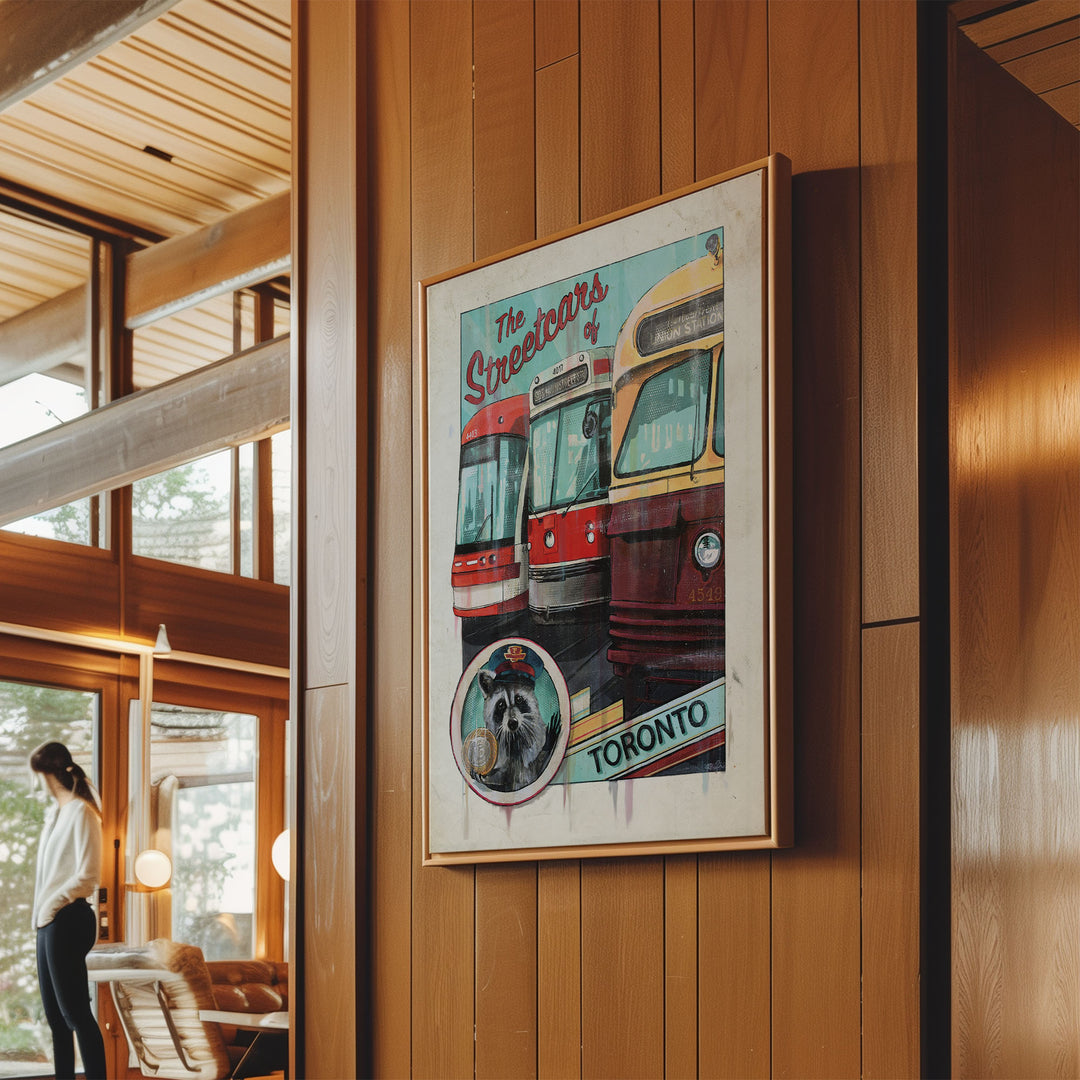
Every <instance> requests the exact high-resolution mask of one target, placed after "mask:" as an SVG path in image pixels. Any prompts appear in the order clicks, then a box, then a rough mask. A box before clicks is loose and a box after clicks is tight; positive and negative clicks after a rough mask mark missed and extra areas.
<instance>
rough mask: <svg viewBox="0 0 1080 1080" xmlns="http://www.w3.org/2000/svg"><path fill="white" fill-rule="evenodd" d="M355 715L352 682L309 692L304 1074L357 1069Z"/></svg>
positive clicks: (305, 742) (305, 753) (305, 739)
mask: <svg viewBox="0 0 1080 1080" xmlns="http://www.w3.org/2000/svg"><path fill="white" fill-rule="evenodd" d="M355 716H356V699H355V697H354V695H353V693H352V688H351V687H349V686H345V685H339V686H328V687H321V688H319V689H317V690H310V691H308V692H307V693H306V694H305V695H304V716H303V724H304V727H303V735H302V738H303V758H302V760H303V761H304V763H305V769H306V781H305V792H306V796H307V798H306V801H305V806H304V841H303V848H302V851H303V855H304V874H303V887H304V907H303V910H304V924H303V943H304V951H303V964H304V971H305V978H304V997H303V1002H302V1008H303V1015H304V1028H303V1030H304V1035H305V1037H304V1042H303V1059H304V1060H303V1066H302V1067H301V1068H299V1070H298V1071H299V1072H301V1073H302V1075H304V1076H352V1075H353V1073H354V1072H356V1071H357V1068H356V1051H357V1039H356V1007H355V1000H356V999H355V996H354V995H355V988H356V986H357V975H358V972H357V969H356V933H357V925H356V921H355V910H356V879H355V874H356V865H355V856H354V852H353V850H352V842H351V840H352V838H353V837H354V836H355V830H356V821H355V816H354V809H353V803H352V799H351V798H348V797H343V793H347V792H349V791H351V789H352V787H353V785H354V784H355V782H356V780H355V766H354V755H355V752H356V747H355V744H354V743H353V738H352V736H353V732H354V728H355V724H354V718H355ZM309 1028H310V1034H309V1033H308V1032H309Z"/></svg>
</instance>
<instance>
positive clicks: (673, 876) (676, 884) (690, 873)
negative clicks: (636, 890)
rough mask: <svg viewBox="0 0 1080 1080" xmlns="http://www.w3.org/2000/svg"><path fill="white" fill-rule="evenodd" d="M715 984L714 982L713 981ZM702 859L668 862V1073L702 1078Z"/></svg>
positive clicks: (678, 857) (689, 857)
mask: <svg viewBox="0 0 1080 1080" xmlns="http://www.w3.org/2000/svg"><path fill="white" fill-rule="evenodd" d="M709 981H710V982H711V979H710V980H709ZM698 1022H699V1015H698V857H697V856H696V855H671V856H668V857H667V858H665V859H664V1070H665V1071H664V1075H665V1076H697V1075H698Z"/></svg>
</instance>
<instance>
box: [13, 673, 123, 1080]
mask: <svg viewBox="0 0 1080 1080" xmlns="http://www.w3.org/2000/svg"><path fill="white" fill-rule="evenodd" d="M100 716H101V695H100V693H97V692H94V691H89V690H71V689H65V688H61V687H56V686H45V685H38V684H35V683H29V682H5V681H0V865H2V866H3V868H4V869H3V874H2V875H0V1076H46V1075H51V1073H52V1039H51V1036H50V1034H49V1026H48V1024H47V1023H46V1021H45V1014H44V1011H43V1009H42V1006H41V997H40V995H39V993H38V981H37V964H36V958H35V950H36V937H35V934H34V932H33V930H32V928H31V926H30V923H31V917H30V909H31V904H32V902H33V893H34V870H35V865H36V858H37V846H38V837H39V836H40V834H41V828H42V824H43V822H44V819H45V810H46V807H47V804H48V799H49V796H48V793H47V792H46V791H45V788H44V785H43V784H41V783H40V782H39V783H33V782H32V780H34V779H36V780H40V778H36V777H34V776H33V774H32V773H31V772H30V768H29V765H28V763H27V761H28V758H29V756H30V753H31V752H32V751H33V750H34V749H35V748H36V747H38V746H40V745H41V744H42V743H44V742H52V741H56V742H62V743H64V744H65V745H66V746H67V747H68V749H69V750H70V751H71V754H72V757H73V758H74V759H75V760H76V761H77V762H78V763H79V764H80V765H81V766H82V767H83V769H84V770H85V771H86V774H87V776H89V777H91V778H92V779H93V781H94V783H95V786H98V787H100V769H99V752H98V751H99V745H100V739H99V733H100Z"/></svg>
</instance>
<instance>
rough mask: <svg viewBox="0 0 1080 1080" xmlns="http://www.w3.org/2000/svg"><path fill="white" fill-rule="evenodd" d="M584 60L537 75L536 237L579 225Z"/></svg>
mask: <svg viewBox="0 0 1080 1080" xmlns="http://www.w3.org/2000/svg"><path fill="white" fill-rule="evenodd" d="M578 147H579V139H578V60H577V57H576V56H571V57H568V58H567V59H566V60H562V61H560V62H559V63H557V64H552V65H551V66H550V67H546V68H542V69H541V70H540V71H538V72H537V73H536V235H537V236H547V235H549V234H550V233H553V232H558V231H559V230H561V229H569V228H570V227H571V226H573V225H576V224H577V223H578V220H579V205H580V204H579V192H580V187H579V183H578V180H579V177H578V160H579V158H578Z"/></svg>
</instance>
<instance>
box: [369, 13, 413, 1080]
mask: <svg viewBox="0 0 1080 1080" xmlns="http://www.w3.org/2000/svg"><path fill="white" fill-rule="evenodd" d="M367 15H368V20H367V29H368V41H369V46H368V63H369V77H370V83H369V86H370V99H369V104H370V117H371V121H370V123H371V129H370V131H369V147H370V148H371V150H370V151H369V157H368V160H369V162H370V164H371V173H370V184H371V187H370V198H371V208H372V248H371V263H372V278H373V280H374V281H377V282H378V283H379V284H378V287H377V288H376V290H375V292H374V295H373V302H372V308H371V341H372V361H373V362H372V383H371V394H372V411H373V424H374V434H375V439H376V443H377V445H379V446H385V445H388V444H389V443H390V442H391V441H392V440H393V438H394V436H395V433H397V432H398V431H400V428H401V417H403V416H405V417H407V416H409V414H410V411H411V408H412V402H411V396H412V350H411V346H412V328H411V326H410V324H409V321H408V320H406V319H403V318H401V312H402V311H408V310H409V308H410V305H411V303H412V294H413V289H412V271H411V261H410V254H409V248H410V224H411V216H410V214H411V208H410V199H409V187H410V185H409V161H410V150H409V141H408V131H409V101H410V88H409V78H410V62H409V8H408V5H407V4H370V5H368V7H367ZM373 484H374V487H373V495H374V506H376V507H377V508H378V513H377V514H375V515H374V516H373V518H372V521H373V531H372V545H373V552H372V558H373V572H372V579H371V581H372V584H371V588H372V594H371V597H372V598H371V603H372V612H373V623H374V625H376V626H378V628H379V632H378V633H377V634H374V635H373V636H372V641H371V674H372V677H371V716H372V718H373V719H372V730H371V792H372V795H371V798H372V803H371V805H372V830H371V835H372V837H373V840H374V843H373V846H372V865H371V890H372V910H373V912H374V913H375V920H374V923H373V927H372V931H371V935H370V936H371V993H372V1032H371V1057H370V1060H371V1072H372V1075H373V1076H386V1077H401V1076H408V1075H409V1072H410V1063H411V1056H412V1054H411V1045H410V1042H411V1040H410V1011H411V1008H412V964H411V962H409V961H407V959H406V958H408V957H409V956H410V943H411V938H412V903H411V893H412V804H413V793H414V791H413V786H412V762H413V739H412V725H411V723H410V722H409V718H410V717H411V715H412V692H411V691H412V685H411V676H412V627H411V625H410V622H409V620H408V619H406V618H402V613H403V612H405V611H408V610H409V600H410V597H411V593H412V573H411V571H412V567H411V566H410V564H409V561H408V560H407V559H402V558H401V552H402V551H405V550H408V548H409V546H410V545H411V543H412V535H413V533H412V457H411V455H410V454H407V453H395V454H376V455H375V457H374V464H373Z"/></svg>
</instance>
